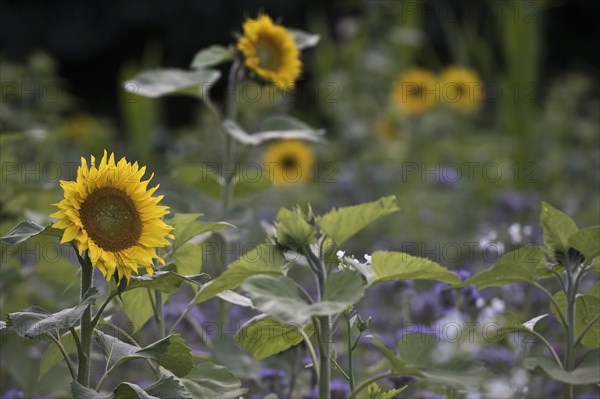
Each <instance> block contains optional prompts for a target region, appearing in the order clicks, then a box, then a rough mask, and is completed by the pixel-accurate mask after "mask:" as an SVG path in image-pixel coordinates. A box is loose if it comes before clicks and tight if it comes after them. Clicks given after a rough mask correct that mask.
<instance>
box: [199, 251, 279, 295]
mask: <svg viewBox="0 0 600 399" xmlns="http://www.w3.org/2000/svg"><path fill="white" fill-rule="evenodd" d="M283 263H284V258H283V255H282V254H281V252H280V251H279V249H278V248H277V247H275V246H273V245H268V244H261V245H257V246H256V247H255V248H254V249H252V250H251V251H249V252H247V253H246V254H245V255H243V256H242V257H240V258H239V259H238V260H237V261H235V262H234V263H232V264H230V265H229V266H228V267H227V270H225V272H224V273H223V274H221V275H220V276H219V277H217V278H216V279H214V280H212V281H211V282H209V283H208V284H205V285H204V286H203V287H202V289H201V291H200V295H199V296H198V299H197V301H196V303H200V302H204V301H207V300H209V299H211V298H213V297H214V296H215V295H217V294H218V293H220V292H223V291H227V290H234V289H236V288H238V287H239V286H240V285H241V284H242V283H243V282H244V280H245V279H246V278H248V277H250V276H254V275H260V274H268V275H283V269H282V266H283Z"/></svg>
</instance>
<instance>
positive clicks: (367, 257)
mask: <svg viewBox="0 0 600 399" xmlns="http://www.w3.org/2000/svg"><path fill="white" fill-rule="evenodd" d="M371 258H372V256H371V255H368V254H365V260H366V261H367V263H371Z"/></svg>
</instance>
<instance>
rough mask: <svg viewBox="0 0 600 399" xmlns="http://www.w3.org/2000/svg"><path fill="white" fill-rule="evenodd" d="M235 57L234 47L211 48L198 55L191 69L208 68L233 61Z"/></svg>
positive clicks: (201, 51) (215, 46)
mask: <svg viewBox="0 0 600 399" xmlns="http://www.w3.org/2000/svg"><path fill="white" fill-rule="evenodd" d="M234 55H235V50H234V49H233V48H232V47H223V46H217V45H214V46H210V47H208V48H205V49H203V50H200V51H199V52H197V53H196V55H195V56H194V59H193V60H192V64H191V65H190V67H191V68H206V67H209V66H213V65H218V64H220V63H222V62H226V61H231V60H232V59H233V56H234Z"/></svg>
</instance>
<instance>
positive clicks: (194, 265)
mask: <svg viewBox="0 0 600 399" xmlns="http://www.w3.org/2000/svg"><path fill="white" fill-rule="evenodd" d="M173 263H175V267H176V268H177V272H178V273H179V274H183V275H184V276H186V275H190V274H198V273H200V272H201V271H202V247H201V246H200V245H198V244H193V243H191V242H186V243H185V244H183V245H181V246H180V247H179V248H177V250H176V251H175V253H174V254H173Z"/></svg>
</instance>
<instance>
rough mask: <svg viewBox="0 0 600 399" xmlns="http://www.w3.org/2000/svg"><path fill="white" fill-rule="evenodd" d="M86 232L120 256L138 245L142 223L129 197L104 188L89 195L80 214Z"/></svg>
mask: <svg viewBox="0 0 600 399" xmlns="http://www.w3.org/2000/svg"><path fill="white" fill-rule="evenodd" d="M79 214H80V216H81V221H82V223H83V228H84V229H85V231H86V232H87V234H88V235H89V236H90V238H91V239H92V240H94V242H95V243H96V244H97V245H98V246H99V247H100V248H102V249H104V250H106V251H111V252H117V251H120V250H122V249H125V248H129V247H132V246H134V245H137V242H138V239H139V238H140V235H141V233H142V220H141V218H140V214H139V212H138V210H137V209H136V207H135V204H134V203H133V201H132V200H131V198H129V196H128V195H127V193H125V192H124V191H122V190H119V189H117V188H113V187H102V188H99V189H97V190H96V191H94V192H93V193H91V194H90V195H88V197H87V198H86V199H85V201H84V202H83V203H82V204H81V209H80V210H79Z"/></svg>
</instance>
